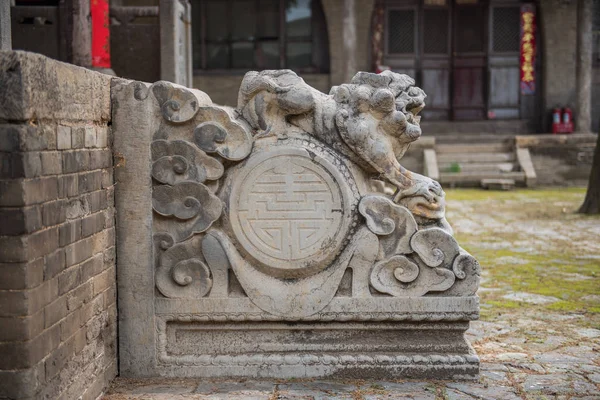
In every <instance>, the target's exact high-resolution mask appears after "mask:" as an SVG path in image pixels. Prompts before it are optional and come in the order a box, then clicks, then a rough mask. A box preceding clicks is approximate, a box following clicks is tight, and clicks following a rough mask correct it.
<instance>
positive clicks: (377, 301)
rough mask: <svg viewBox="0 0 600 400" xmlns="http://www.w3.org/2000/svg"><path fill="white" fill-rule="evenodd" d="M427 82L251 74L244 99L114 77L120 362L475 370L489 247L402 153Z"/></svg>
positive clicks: (179, 371)
mask: <svg viewBox="0 0 600 400" xmlns="http://www.w3.org/2000/svg"><path fill="white" fill-rule="evenodd" d="M424 99H425V94H424V93H423V92H422V91H421V90H420V89H419V88H417V87H415V86H414V81H413V80H412V79H411V78H409V77H408V76H406V75H399V74H395V73H391V72H385V73H383V74H380V75H375V74H369V73H358V74H357V75H356V76H355V77H354V78H353V79H352V81H351V83H349V84H344V85H341V86H338V87H334V88H333V89H332V90H331V93H330V94H329V95H326V94H324V93H321V92H319V91H317V90H315V89H313V88H312V87H310V86H308V85H307V84H306V83H305V82H304V81H303V80H302V79H301V78H299V77H298V76H297V75H296V74H294V73H293V72H291V71H289V70H282V71H263V72H261V73H258V72H249V73H248V74H246V76H245V77H244V80H243V81H242V85H241V88H240V93H239V101H238V107H237V108H236V109H232V108H228V107H221V106H216V105H214V104H212V102H211V100H210V98H209V97H208V96H207V95H206V94H205V93H203V92H201V91H198V90H192V89H186V88H183V87H180V86H176V85H173V84H170V83H167V82H157V83H155V84H153V85H150V84H146V83H141V82H129V81H119V80H113V86H112V102H113V132H114V149H115V150H114V151H115V180H116V186H115V190H116V192H115V196H116V207H117V215H118V224H117V233H118V234H117V237H118V246H117V252H118V254H117V260H118V261H117V262H118V268H117V273H118V285H119V288H118V293H119V324H120V330H119V336H120V339H119V340H120V347H119V349H120V350H119V351H120V356H119V357H120V373H121V374H122V375H123V376H136V377H141V376H176V377H191V376H194V377H195V376H246V377H279V378H288V377H378V378H381V377H388V378H390V377H399V376H403V377H432V378H457V377H463V378H469V377H470V378H473V377H475V376H476V375H477V373H478V370H479V359H478V357H477V355H476V354H475V352H474V351H473V349H472V348H471V346H470V345H469V344H468V342H467V341H466V340H465V338H464V332H465V331H466V329H467V328H468V326H469V321H471V320H474V319H477V318H478V315H479V301H478V297H477V296H476V294H475V292H476V290H477V287H478V285H479V276H480V267H479V264H478V263H477V261H476V260H475V259H474V258H473V257H472V256H470V255H469V254H468V253H466V252H465V251H464V250H463V249H461V248H460V247H459V245H458V244H457V242H456V240H455V239H454V238H453V237H452V229H451V228H450V226H449V225H448V223H447V222H446V220H445V218H444V211H445V210H444V208H445V202H444V192H443V190H442V189H441V187H440V186H439V184H438V183H437V182H435V181H432V180H431V179H429V178H426V177H424V176H421V175H418V174H416V173H413V172H410V171H407V170H406V169H404V168H403V167H402V166H401V165H400V163H399V161H398V160H400V159H401V157H402V155H403V154H404V152H405V151H406V149H407V148H408V146H409V144H410V143H411V142H413V141H415V140H417V139H418V138H419V136H420V135H421V130H420V127H419V116H418V113H419V111H420V110H421V109H422V108H423V106H424Z"/></svg>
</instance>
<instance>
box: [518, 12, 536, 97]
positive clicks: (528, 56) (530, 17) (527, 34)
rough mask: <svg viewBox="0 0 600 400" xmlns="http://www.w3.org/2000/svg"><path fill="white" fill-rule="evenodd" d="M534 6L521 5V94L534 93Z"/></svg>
mask: <svg viewBox="0 0 600 400" xmlns="http://www.w3.org/2000/svg"><path fill="white" fill-rule="evenodd" d="M535 34H536V21H535V6H534V5H533V4H532V3H528V4H523V5H522V6H521V46H520V47H521V94H534V93H535V52H536V48H535Z"/></svg>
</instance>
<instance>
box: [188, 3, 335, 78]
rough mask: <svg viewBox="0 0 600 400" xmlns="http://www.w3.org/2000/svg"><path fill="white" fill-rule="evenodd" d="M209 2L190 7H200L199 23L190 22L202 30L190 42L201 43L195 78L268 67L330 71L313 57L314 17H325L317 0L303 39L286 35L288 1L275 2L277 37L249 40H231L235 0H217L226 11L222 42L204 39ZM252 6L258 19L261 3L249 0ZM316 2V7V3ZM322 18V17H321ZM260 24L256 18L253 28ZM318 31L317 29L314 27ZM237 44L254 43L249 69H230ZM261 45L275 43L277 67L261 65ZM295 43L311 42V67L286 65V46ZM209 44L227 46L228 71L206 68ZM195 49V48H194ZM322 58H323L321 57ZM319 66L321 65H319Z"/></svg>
mask: <svg viewBox="0 0 600 400" xmlns="http://www.w3.org/2000/svg"><path fill="white" fill-rule="evenodd" d="M209 1H210V0H196V1H193V5H192V6H193V7H200V21H199V22H193V24H194V23H199V24H200V26H201V28H200V37H199V38H198V37H197V34H195V35H194V36H193V38H192V40H194V41H195V40H199V41H200V44H199V46H198V45H197V47H198V48H199V49H200V53H201V55H200V63H199V64H200V65H197V64H196V65H194V75H211V74H213V75H225V74H227V75H237V74H244V73H245V72H247V71H248V70H249V69H258V70H260V69H270V68H280V69H281V68H288V69H293V70H294V71H296V72H299V73H328V72H329V60H328V59H327V60H322V62H320V63H319V62H318V60H317V59H319V56H318V55H317V54H316V52H317V51H318V46H315V42H316V40H315V35H316V34H317V32H316V31H315V23H316V22H317V21H316V20H317V18H318V17H319V16H317V15H316V13H315V11H317V12H320V13H321V14H322V15H321V16H320V17H321V18H323V17H324V15H323V10H322V9H317V7H321V4H320V0H311V17H310V18H311V32H310V34H309V35H306V36H293V37H289V36H288V35H287V32H286V3H287V2H288V0H278V13H279V19H278V33H277V36H264V37H259V36H258V35H256V36H254V37H251V38H246V39H238V38H235V39H234V38H232V29H231V23H232V18H231V13H232V9H233V3H234V1H235V0H219V1H220V2H222V3H224V4H226V9H227V18H226V23H227V29H226V30H227V38H226V39H224V40H209V39H208V38H207V18H208V11H207V3H208V2H209ZM250 3H251V4H253V5H254V11H255V15H257V16H258V13H259V12H260V0H251V1H250ZM315 3H316V4H315ZM323 19H324V18H323ZM259 24H260V19H259V18H256V25H257V27H258V25H259ZM317 30H318V28H317ZM257 33H258V29H256V30H255V34H257ZM327 39H328V38H325V41H326V42H327V43H328V40H327ZM239 43H252V44H253V50H252V51H253V55H254V57H253V62H252V64H253V66H252V67H245V68H233V67H232V65H233V61H232V53H233V52H232V49H233V46H234V45H235V44H239ZM262 43H277V44H278V50H279V63H278V65H276V66H266V65H265V64H262V65H261V64H260V61H259V59H260V50H259V47H260V45H261V44H262ZM294 43H310V44H311V63H312V65H311V66H309V67H297V68H295V67H293V66H290V65H288V60H287V50H288V45H289V44H294ZM211 44H221V45H226V46H227V48H228V65H229V67H227V68H223V67H220V68H209V67H208V57H207V47H208V46H209V45H211ZM195 47H196V46H195ZM321 58H322V57H321ZM319 64H320V65H319Z"/></svg>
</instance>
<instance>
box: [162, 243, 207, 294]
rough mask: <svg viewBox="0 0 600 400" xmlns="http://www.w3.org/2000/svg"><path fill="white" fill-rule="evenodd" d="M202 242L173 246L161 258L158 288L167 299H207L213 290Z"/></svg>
mask: <svg viewBox="0 0 600 400" xmlns="http://www.w3.org/2000/svg"><path fill="white" fill-rule="evenodd" d="M155 236H156V235H155ZM200 240H201V238H198V237H195V238H192V239H190V240H188V241H186V242H183V243H179V244H176V245H173V246H171V247H170V248H167V249H166V251H165V252H164V253H163V254H162V255H161V257H160V261H159V265H158V268H157V270H156V287H157V288H158V290H159V291H160V292H161V293H162V294H163V295H164V296H165V297H171V298H191V299H197V298H201V297H204V296H206V294H207V293H208V292H209V290H210V289H211V288H212V278H211V274H210V270H209V268H208V267H207V266H206V264H205V263H204V259H203V257H202V252H201V243H200Z"/></svg>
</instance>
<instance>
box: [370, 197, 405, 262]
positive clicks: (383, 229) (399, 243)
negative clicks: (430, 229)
mask: <svg viewBox="0 0 600 400" xmlns="http://www.w3.org/2000/svg"><path fill="white" fill-rule="evenodd" d="M358 211H359V212H360V213H361V214H362V215H363V216H364V217H365V219H366V221H367V226H368V227H369V229H370V230H371V232H373V233H374V234H376V235H379V236H381V237H380V238H379V243H380V246H381V248H382V250H383V254H384V256H385V258H389V257H391V256H393V255H396V254H409V253H412V251H413V250H412V249H411V247H410V238H411V237H412V235H413V234H414V233H415V232H416V231H417V222H416V221H415V219H414V217H413V216H412V214H411V213H410V211H408V210H407V209H406V208H404V207H402V206H399V205H397V204H394V203H393V202H392V201H391V200H389V199H388V198H386V197H383V196H377V195H366V196H364V197H363V198H362V199H361V200H360V203H359V205H358Z"/></svg>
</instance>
